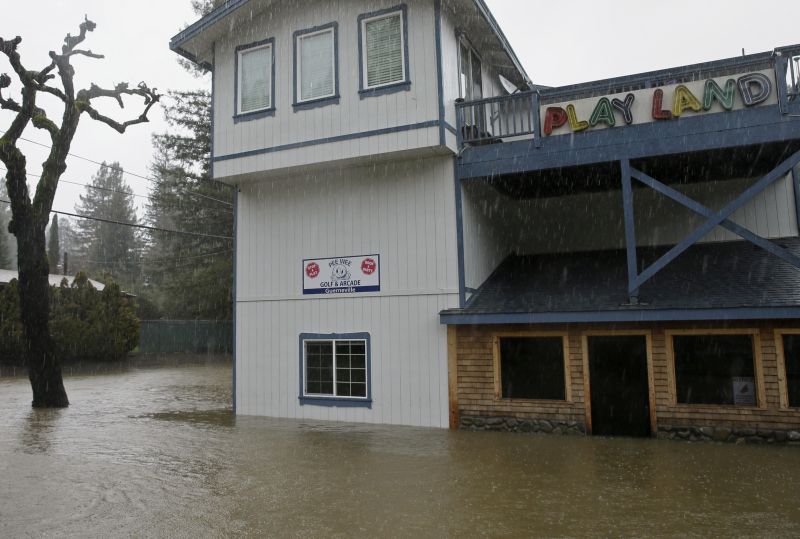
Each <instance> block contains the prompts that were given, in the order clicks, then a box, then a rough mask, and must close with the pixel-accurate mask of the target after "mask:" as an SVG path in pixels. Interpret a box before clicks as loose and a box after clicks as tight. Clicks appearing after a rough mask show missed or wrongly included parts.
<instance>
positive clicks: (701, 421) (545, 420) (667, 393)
mask: <svg viewBox="0 0 800 539" xmlns="http://www.w3.org/2000/svg"><path fill="white" fill-rule="evenodd" d="M686 329H708V330H709V331H711V330H721V329H727V330H730V329H756V330H757V334H758V336H759V339H760V354H758V356H760V365H759V366H757V369H756V370H757V373H759V372H760V374H757V376H760V380H757V381H756V387H757V388H759V390H761V395H760V399H759V401H760V406H754V407H743V406H708V405H703V406H700V405H682V404H675V400H674V399H675V397H674V390H673V387H672V381H671V378H672V377H671V374H670V372H669V371H670V363H669V361H668V351H667V335H666V331H668V330H686ZM776 329H794V330H798V331H799V332H800V321H786V322H784V321H769V322H752V323H747V322H742V323H739V322H737V323H729V324H708V323H691V324H688V323H685V324H658V325H654V324H629V325H624V326H622V325H616V326H610V325H608V324H593V325H560V326H551V325H547V326H544V325H539V326H458V327H457V329H455V330H454V331H451V332H450V335H451V342H450V347H449V348H450V351H451V354H454V355H455V357H451V358H450V369H451V373H450V376H451V378H450V379H451V381H453V382H454V383H455V384H456V387H455V388H454V389H453V388H451V408H453V409H451V426H452V427H454V428H455V427H460V428H465V429H473V430H505V431H513V432H544V433H556V434H558V433H561V434H566V433H569V434H581V433H585V432H587V431H588V430H589V429H588V428H587V421H586V411H585V406H584V403H585V393H586V392H585V389H584V386H585V381H584V357H583V336H584V334H586V333H587V332H590V333H591V332H603V331H617V332H620V333H624V332H625V331H632V332H642V331H647V332H649V334H650V337H651V345H652V350H651V358H652V359H651V361H652V378H653V382H652V388H651V389H652V390H653V391H654V397H655V423H656V424H655V429H654V430H655V432H654V435H657V436H658V437H659V438H670V439H681V440H692V441H700V440H716V441H725V442H738V443H743V442H750V443H757V442H767V443H775V442H779V443H781V442H791V443H795V442H797V443H800V409H788V408H784V407H782V406H781V397H780V393H781V389H782V388H781V386H780V384H782V383H783V382H780V381H779V378H778V376H779V375H778V372H779V370H778V361H779V360H780V361H782V358H779V357H778V349H777V347H776V342H775V330H776ZM543 332H546V333H553V332H556V333H563V334H565V335H566V336H567V349H566V353H567V357H566V360H567V361H568V362H569V380H568V382H567V383H568V386H569V387H568V391H567V393H568V395H567V400H566V401H551V402H548V401H532V400H523V399H501V398H499V397H498V396H497V395H496V391H497V389H496V384H495V365H494V354H495V350H494V340H495V336H496V335H498V334H509V333H513V334H524V333H531V334H536V333H543ZM756 360H757V361H758V360H759V358H757V359H756ZM454 367H455V372H452V370H453V369H454ZM456 381H457V382H456Z"/></svg>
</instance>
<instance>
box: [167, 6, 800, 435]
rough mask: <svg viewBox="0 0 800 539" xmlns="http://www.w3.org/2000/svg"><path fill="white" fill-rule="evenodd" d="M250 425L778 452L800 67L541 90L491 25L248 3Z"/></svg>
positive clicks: (783, 55) (218, 142)
mask: <svg viewBox="0 0 800 539" xmlns="http://www.w3.org/2000/svg"><path fill="white" fill-rule="evenodd" d="M171 47H172V49H173V50H174V51H176V52H177V53H179V54H181V55H183V56H184V57H186V58H189V59H191V60H192V61H194V62H196V63H198V64H200V65H205V66H207V67H208V68H210V69H211V70H212V72H213V79H212V80H213V94H214V97H213V109H214V113H213V172H214V177H215V178H216V179H217V180H219V181H222V182H226V183H229V184H231V185H234V186H236V187H237V191H238V196H237V203H236V259H235V260H236V266H235V267H236V272H235V273H236V275H235V290H236V305H235V313H236V324H235V331H236V335H235V373H234V381H235V393H234V399H235V407H236V411H237V413H240V414H251V415H267V416H279V417H292V418H314V419H330V420H342V421H360V422H371V423H387V424H405V425H423V426H436V427H446V426H448V425H449V426H450V427H458V426H465V427H473V428H502V429H513V430H545V431H548V432H549V431H560V432H585V433H594V434H628V435H655V434H660V435H662V436H679V435H680V436H684V434H685V435H686V436H687V437H688V436H692V437H717V438H720V439H727V438H729V437H737V436H739V434H737V433H748V432H757V433H760V434H759V435H763V437H765V438H767V439H785V438H786V436H787V433H788V432H793V431H794V430H796V429H798V428H800V269H798V267H800V239H798V211H799V210H800V199H799V198H798V195H799V194H800V188H799V187H800V179H798V175H797V165H798V163H800V152H798V150H800V117H799V115H800V95H799V92H798V73H800V61H799V60H798V57H800V46H794V47H784V48H780V49H776V50H774V51H772V52H768V53H763V54H753V55H748V56H742V57H738V58H732V59H725V60H718V61H714V62H709V63H705V64H699V65H692V66H685V67H679V68H675V69H669V70H663V71H655V72H649V73H640V74H635V75H630V76H624V77H619V78H615V79H609V80H603V81H596V82H588V83H582V84H576V85H571V86H567V87H562V88H545V87H542V86H537V85H534V84H533V83H532V82H531V80H530V79H529V77H528V76H527V74H526V73H525V71H524V70H523V68H522V66H521V65H520V62H519V61H518V59H517V57H516V55H515V54H514V52H513V50H512V49H511V47H510V46H509V44H508V42H507V40H506V39H505V37H504V36H503V33H502V31H501V30H500V28H499V27H498V25H497V22H496V21H495V19H494V18H493V17H492V15H491V13H490V12H489V10H488V8H487V6H486V5H485V4H484V2H483V1H482V0H408V1H407V2H405V3H396V2H392V1H383V0H378V1H377V2H376V1H375V0H369V1H366V0H342V1H339V2H308V1H303V2H289V1H274V2H265V1H260V0H250V1H246V0H239V1H234V0H230V1H227V2H224V3H223V4H221V5H220V6H219V7H218V8H217V9H215V10H214V11H213V12H212V13H210V14H209V15H208V16H206V17H204V18H203V19H202V20H200V21H198V22H197V23H195V24H193V25H192V26H190V27H188V28H187V29H186V30H184V31H182V32H181V33H179V34H178V35H176V36H175V37H174V38H173V40H172V42H171Z"/></svg>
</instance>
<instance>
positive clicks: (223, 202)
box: [0, 167, 233, 213]
mask: <svg viewBox="0 0 800 539" xmlns="http://www.w3.org/2000/svg"><path fill="white" fill-rule="evenodd" d="M0 171H3V172H8V169H6V168H3V167H0ZM25 174H26V175H28V176H31V177H33V178H41V176H40V175H38V174H33V173H32V172H26V173H25ZM58 182H59V183H62V182H63V183H68V184H70V185H77V186H78V187H86V188H88V189H97V190H98V191H108V192H110V193H119V194H121V195H130V196H132V197H138V198H143V199H145V200H153V197H152V196H147V195H137V194H136V193H132V192H131V193H129V192H128V191H120V190H118V189H111V188H110V187H100V186H98V185H89V184H88V183H78V182H73V181H70V180H64V179H59V180H58ZM184 192H185V193H188V194H190V195H195V196H198V197H201V198H207V199H209V200H213V201H214V202H219V203H221V204H225V205H227V206H232V204H231V203H229V202H225V201H224V200H218V199H216V198H211V197H208V196H205V195H201V194H200V193H192V192H191V191H184ZM206 207H208V206H206ZM221 211H224V212H226V213H233V212H232V211H231V210H221Z"/></svg>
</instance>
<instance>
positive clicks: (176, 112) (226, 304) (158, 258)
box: [144, 91, 233, 320]
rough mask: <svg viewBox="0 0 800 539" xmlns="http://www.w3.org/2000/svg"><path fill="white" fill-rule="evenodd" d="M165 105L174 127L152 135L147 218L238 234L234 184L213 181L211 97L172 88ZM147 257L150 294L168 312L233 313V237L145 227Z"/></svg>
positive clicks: (162, 224) (161, 224) (221, 316)
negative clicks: (235, 230)
mask: <svg viewBox="0 0 800 539" xmlns="http://www.w3.org/2000/svg"><path fill="white" fill-rule="evenodd" d="M169 95H170V99H169V101H168V102H167V104H166V106H165V109H164V110H165V113H166V117H167V120H168V122H169V124H170V126H172V127H173V128H175V131H176V132H174V133H167V134H163V135H157V136H155V137H154V139H153V143H154V146H155V149H156V161H155V163H154V164H153V165H152V167H151V168H152V172H153V176H154V178H155V179H156V180H157V183H156V184H155V186H154V187H153V189H152V190H151V192H150V201H149V203H148V207H147V220H148V222H149V224H150V225H152V226H154V227H158V228H167V229H181V230H191V231H192V232H199V233H203V234H210V235H216V236H231V235H232V234H233V204H232V201H233V190H232V188H230V187H229V186H227V185H224V184H221V183H218V182H215V181H213V180H211V170H210V159H211V131H210V127H211V96H210V94H209V93H208V92H206V91H191V92H172V93H170V94H169ZM148 240H149V242H148V247H147V257H146V260H145V262H144V265H145V271H146V273H147V281H148V286H149V295H150V296H151V297H152V298H153V300H154V301H156V303H157V304H158V306H159V307H160V308H161V310H162V311H163V312H164V314H165V315H166V316H168V317H171V318H186V319H213V320H227V319H230V316H231V290H232V285H233V264H232V261H233V244H232V241H231V240H221V239H214V238H202V237H195V236H183V235H177V234H169V233H163V232H157V231H154V232H150V233H149V234H148Z"/></svg>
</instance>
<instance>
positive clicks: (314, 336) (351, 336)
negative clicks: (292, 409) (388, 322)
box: [298, 332, 372, 408]
mask: <svg viewBox="0 0 800 539" xmlns="http://www.w3.org/2000/svg"><path fill="white" fill-rule="evenodd" d="M311 340H363V341H366V352H367V396H366V398H360V397H334V396H324V395H306V394H305V383H304V382H305V376H306V373H305V369H304V368H303V367H304V364H305V346H304V343H305V341H311ZM299 363H300V393H299V396H298V400H299V401H300V405H301V406H304V405H313V406H329V407H332V406H335V407H340V408H372V380H371V378H372V341H371V338H370V334H369V333H367V332H361V333H301V334H300V362H299Z"/></svg>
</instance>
